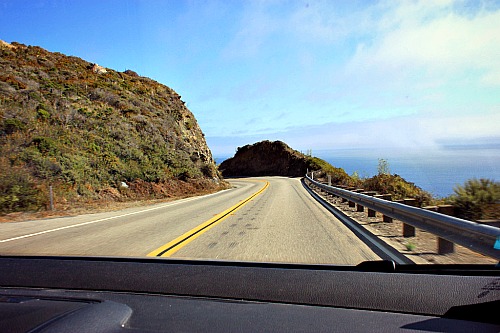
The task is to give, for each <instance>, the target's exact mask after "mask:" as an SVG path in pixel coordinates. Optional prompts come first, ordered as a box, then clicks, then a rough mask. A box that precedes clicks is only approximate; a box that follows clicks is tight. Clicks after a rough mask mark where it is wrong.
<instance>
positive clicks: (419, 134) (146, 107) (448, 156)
mask: <svg viewBox="0 0 500 333" xmlns="http://www.w3.org/2000/svg"><path fill="white" fill-rule="evenodd" d="M499 54H500V4H499V3H498V2H496V1H474V2H472V1H439V2H438V1H396V2H387V1H374V2H369V3H366V2H364V1H342V2H340V1H326V2H308V1H230V2H224V1H205V2H192V1H161V2H160V1H139V0H137V1H49V0H47V1H45V0H40V1H36V2H35V1H6V0H0V117H1V118H0V145H1V146H0V170H1V171H0V255H54V256H55V255H62V256H72V255H74V256H106V257H107V256H113V257H165V258H166V257H169V258H184V259H193V260H194V259H211V260H235V261H256V262H289V263H311V264H334V265H356V264H359V263H361V262H363V261H368V260H380V259H389V260H394V261H396V262H397V263H401V264H405V263H406V264H408V263H418V264H429V263H438V264H465V263H472V264H494V263H498V260H499V258H500V254H499V253H500V222H499V219H500V183H499V182H498V179H499V178H500V177H499V176H500V171H499V168H498V166H499V165H500V136H499V132H498V129H499V126H498V124H500V94H499V89H500V57H499Z"/></svg>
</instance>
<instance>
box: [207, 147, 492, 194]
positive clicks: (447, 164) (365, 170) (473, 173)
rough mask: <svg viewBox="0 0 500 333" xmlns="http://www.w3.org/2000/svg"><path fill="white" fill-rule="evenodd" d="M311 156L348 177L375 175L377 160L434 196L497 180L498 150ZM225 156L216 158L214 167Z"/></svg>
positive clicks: (318, 153)
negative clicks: (477, 181) (480, 181)
mask: <svg viewBox="0 0 500 333" xmlns="http://www.w3.org/2000/svg"><path fill="white" fill-rule="evenodd" d="M313 156H317V157H319V158H322V159H324V160H325V161H327V162H329V163H330V164H332V165H333V166H335V167H340V168H343V169H344V170H345V171H346V172H347V173H348V174H349V175H352V174H353V172H355V171H356V172H358V174H359V176H360V177H371V176H373V175H375V174H377V166H378V159H379V158H383V159H386V160H387V161H388V162H389V168H390V171H391V173H392V174H398V175H400V176H401V177H403V178H404V179H406V180H407V181H409V182H412V183H415V185H417V186H419V187H421V188H422V189H424V190H426V191H428V192H430V193H431V194H432V195H434V196H437V197H446V196H449V195H451V194H453V187H454V186H455V185H457V184H459V185H462V184H463V183H464V182H465V181H467V180H468V179H472V178H478V179H479V178H489V179H493V180H496V181H498V180H500V169H499V166H500V147H489V148H485V147H482V148H474V149H472V147H448V148H445V149H439V150H437V149H432V150H425V149H422V150H419V151H408V150H400V149H392V150H388V149H384V150H377V149H337V150H333V149H332V150H317V151H314V150H313ZM226 158H228V157H216V158H215V160H216V162H217V164H219V163H221V162H222V161H223V160H225V159H226Z"/></svg>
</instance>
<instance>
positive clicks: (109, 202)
mask: <svg viewBox="0 0 500 333" xmlns="http://www.w3.org/2000/svg"><path fill="white" fill-rule="evenodd" d="M227 187H228V185H227V184H226V183H223V184H221V186H219V187H212V188H209V187H205V188H203V187H198V188H195V189H190V188H187V189H186V188H182V187H181V186H179V188H178V189H177V188H176V189H174V190H172V189H171V190H170V191H169V192H168V197H164V198H159V199H143V200H138V199H137V197H138V195H136V196H135V197H134V198H127V197H125V196H123V195H122V196H120V197H119V196H118V195H119V193H118V194H116V193H115V192H118V191H117V190H116V189H113V190H114V191H103V192H105V193H104V194H103V195H101V198H99V199H97V200H85V201H74V202H67V201H58V202H56V203H55V205H54V206H55V209H54V210H52V211H51V210H42V211H37V212H16V213H9V214H4V215H0V223H6V222H21V221H29V220H39V219H47V218H55V217H63V216H76V215H81V214H94V213H102V212H109V211H116V210H121V209H126V208H130V207H139V206H148V205H154V204H158V203H164V202H170V201H174V200H179V199H184V198H188V197H193V196H199V195H204V194H210V193H214V192H217V191H220V190H222V189H225V188H227ZM148 194H149V193H147V192H146V193H144V196H145V197H147V195H148Z"/></svg>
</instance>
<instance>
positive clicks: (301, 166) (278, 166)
mask: <svg viewBox="0 0 500 333" xmlns="http://www.w3.org/2000/svg"><path fill="white" fill-rule="evenodd" d="M308 168H309V169H311V168H312V163H311V161H310V157H309V156H306V155H304V154H302V153H300V152H298V151H296V150H293V149H292V148H290V147H289V146H288V145H287V144H285V143H284V142H281V141H274V142H271V141H261V142H257V143H255V144H252V145H246V146H244V147H239V148H238V150H237V152H236V154H235V156H234V157H233V158H230V159H228V160H225V161H224V162H222V163H221V165H220V166H219V170H220V171H221V172H222V174H223V175H224V176H225V177H233V176H289V177H297V176H303V175H304V174H305V173H306V171H307V169H308ZM314 169H317V168H312V169H311V170H314Z"/></svg>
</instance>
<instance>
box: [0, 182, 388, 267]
mask: <svg viewBox="0 0 500 333" xmlns="http://www.w3.org/2000/svg"><path fill="white" fill-rule="evenodd" d="M230 182H231V184H232V185H233V188H232V189H230V190H225V191H221V192H218V193H215V194H210V195H206V196H201V197H193V198H187V199H182V200H178V201H173V202H169V203H164V204H158V205H152V206H146V207H138V208H137V207H136V208H129V209H126V210H121V211H114V212H108V213H99V214H88V215H80V216H75V217H64V218H54V219H46V220H37V221H26V222H12V223H0V255H7V254H16V255H76V256H128V257H130V256H132V257H144V256H163V257H172V258H188V259H220V260H243V261H265V262H296V263H322V264H339V265H343V264H347V265H350V264H352V265H355V264H357V263H360V262H361V261H364V260H377V259H379V257H378V256H377V255H376V254H374V253H373V252H372V251H371V250H370V249H369V248H368V247H367V246H366V245H365V244H364V243H362V242H361V241H360V240H359V239H358V238H357V237H356V236H355V235H354V234H353V233H352V232H351V231H350V230H349V229H347V228H346V227H345V226H344V225H343V224H342V223H341V222H339V221H338V220H337V219H336V218H335V217H334V216H333V215H332V214H331V213H330V212H328V211H327V210H326V209H324V208H323V207H322V206H321V205H320V204H318V203H317V202H316V201H315V200H314V199H313V198H312V197H311V196H310V195H309V193H307V191H306V190H305V189H304V188H303V186H302V183H301V182H300V179H297V178H285V177H268V178H245V179H232V180H230Z"/></svg>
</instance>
